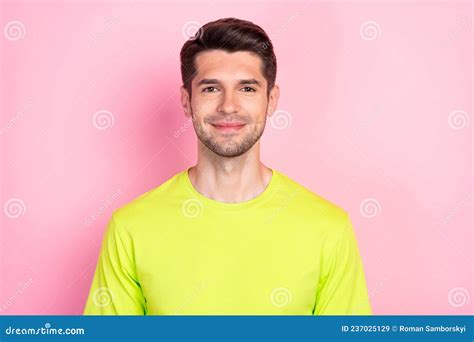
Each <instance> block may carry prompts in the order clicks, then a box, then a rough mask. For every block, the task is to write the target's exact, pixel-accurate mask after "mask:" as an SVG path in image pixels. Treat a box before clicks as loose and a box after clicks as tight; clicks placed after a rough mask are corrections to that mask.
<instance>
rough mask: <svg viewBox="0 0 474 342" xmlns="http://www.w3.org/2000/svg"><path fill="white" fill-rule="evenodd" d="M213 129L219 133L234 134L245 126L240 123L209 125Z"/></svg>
mask: <svg viewBox="0 0 474 342" xmlns="http://www.w3.org/2000/svg"><path fill="white" fill-rule="evenodd" d="M211 125H212V126H213V127H214V128H216V129H218V130H220V131H226V132H235V131H238V130H239V129H241V128H242V127H244V126H245V123H241V122H216V123H213V124H211Z"/></svg>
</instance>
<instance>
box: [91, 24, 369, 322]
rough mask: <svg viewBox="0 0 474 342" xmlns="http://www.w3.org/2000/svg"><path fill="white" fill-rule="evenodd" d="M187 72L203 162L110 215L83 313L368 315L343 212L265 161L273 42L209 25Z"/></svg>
mask: <svg viewBox="0 0 474 342" xmlns="http://www.w3.org/2000/svg"><path fill="white" fill-rule="evenodd" d="M181 72H182V78H183V86H182V88H181V100H182V106H183V109H184V112H185V115H186V116H188V117H190V118H192V122H193V125H194V129H195V131H196V134H197V137H198V161H197V164H196V165H195V166H192V167H189V168H187V169H186V170H184V171H182V172H180V173H178V174H176V175H174V176H173V177H171V178H170V179H168V180H167V181H166V182H164V183H163V184H161V185H160V186H158V187H156V188H154V189H152V190H150V191H148V192H146V193H145V194H143V195H141V196H140V197H138V198H136V199H135V200H133V201H131V202H130V203H128V204H126V205H125V206H123V207H121V208H119V209H118V210H116V211H115V212H114V213H113V215H112V218H111V220H110V223H109V225H108V227H107V231H106V234H105V237H104V241H103V244H102V248H101V252H100V256H99V260H98V264H97V268H96V271H95V275H94V279H93V282H92V286H91V289H90V293H89V298H88V300H87V304H86V307H85V310H84V314H92V315H94V314H95V315H97V314H100V315H173V314H183V315H184V314H195V315H202V314H211V315H351V314H371V313H372V312H371V306H370V303H369V298H368V294H367V288H366V281H365V276H364V271H363V265H362V262H361V258H360V255H359V250H358V246H357V242H356V238H355V235H354V231H353V228H352V225H351V221H350V219H349V216H348V214H347V213H346V212H345V211H344V210H343V209H341V208H339V207H337V206H336V205H334V204H332V203H330V202H329V201H327V200H325V199H323V198H321V197H320V196H318V195H316V194H314V193H313V192H311V191H310V190H308V189H306V188H304V187H303V186H301V185H299V184H298V183H296V182H294V181H293V180H291V179H290V178H289V177H287V176H286V175H284V174H283V173H281V172H279V171H277V170H275V169H272V168H269V167H267V166H265V165H264V164H263V163H262V162H261V161H260V137H261V135H262V133H263V131H264V128H265V122H266V118H267V116H271V115H272V113H273V112H274V111H275V109H276V107H277V103H278V97H279V88H278V86H277V85H276V84H275V78H276V58H275V54H274V52H273V47H272V44H271V42H270V39H269V38H268V36H267V35H266V33H265V32H264V31H263V30H262V29H261V28H260V27H259V26H257V25H255V24H253V23H251V22H248V21H244V20H239V19H235V18H226V19H220V20H217V21H214V22H210V23H208V24H206V25H204V26H203V27H202V28H201V30H199V31H198V33H197V34H196V36H195V37H193V38H191V39H190V40H188V41H187V42H186V43H185V44H184V46H183V48H182V50H181Z"/></svg>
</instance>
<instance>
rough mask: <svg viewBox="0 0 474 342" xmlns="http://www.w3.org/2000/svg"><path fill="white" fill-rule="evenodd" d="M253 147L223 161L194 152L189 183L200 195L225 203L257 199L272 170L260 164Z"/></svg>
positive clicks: (209, 154) (209, 153) (208, 154)
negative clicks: (193, 164)
mask: <svg viewBox="0 0 474 342" xmlns="http://www.w3.org/2000/svg"><path fill="white" fill-rule="evenodd" d="M258 145H259V144H258V142H257V144H255V146H253V147H252V148H251V149H250V150H249V151H247V152H246V153H244V154H243V155H241V156H238V157H233V158H226V157H220V156H216V155H215V154H214V153H213V152H211V151H209V150H207V151H205V150H202V147H201V148H199V150H198V163H197V164H196V165H195V166H193V167H191V168H190V169H189V179H190V181H191V183H192V184H193V186H194V188H195V189H196V190H197V191H198V192H199V193H201V194H202V195H204V196H206V197H208V198H211V199H213V200H216V201H219V202H225V203H239V202H245V201H249V200H251V199H253V198H255V197H257V196H258V195H260V194H261V193H262V192H263V191H264V190H265V188H266V187H267V185H268V183H269V182H270V180H271V178H272V170H271V169H269V168H268V167H266V166H265V165H263V163H262V162H261V161H260V155H259V154H260V153H259V146H258Z"/></svg>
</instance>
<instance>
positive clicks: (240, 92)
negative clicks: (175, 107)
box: [181, 50, 278, 157]
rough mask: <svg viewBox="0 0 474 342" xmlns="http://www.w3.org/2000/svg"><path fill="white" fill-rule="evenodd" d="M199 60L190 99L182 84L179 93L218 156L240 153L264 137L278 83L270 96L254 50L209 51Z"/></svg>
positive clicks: (199, 133)
mask: <svg viewBox="0 0 474 342" xmlns="http://www.w3.org/2000/svg"><path fill="white" fill-rule="evenodd" d="M195 65H196V69H197V74H196V76H195V77H194V79H193V81H192V84H191V86H192V96H191V100H190V101H189V96H188V94H187V92H186V90H185V89H184V88H182V89H181V92H182V102H183V107H184V109H185V112H186V114H187V115H188V116H192V119H193V125H194V129H195V131H196V134H197V136H198V139H199V140H200V141H201V142H202V143H203V144H204V145H205V146H206V147H207V148H208V149H210V150H211V151H212V152H214V153H215V154H217V155H219V156H222V157H237V156H240V155H242V154H243V153H245V152H247V151H248V150H249V149H250V148H252V146H254V145H255V143H256V142H257V141H258V140H259V139H260V137H261V135H262V133H263V131H264V129H265V123H266V116H267V113H270V115H271V113H272V112H273V111H274V108H275V106H276V99H277V98H278V89H277V88H278V87H277V86H275V87H274V90H273V91H272V93H271V94H270V101H269V98H268V97H267V81H266V79H265V77H264V76H263V75H262V72H261V66H262V61H261V59H260V57H258V56H257V55H254V54H252V53H250V52H246V51H238V52H233V53H228V52H225V51H223V50H211V51H206V52H203V53H201V54H199V55H197V56H196V59H195ZM275 88H276V89H275Z"/></svg>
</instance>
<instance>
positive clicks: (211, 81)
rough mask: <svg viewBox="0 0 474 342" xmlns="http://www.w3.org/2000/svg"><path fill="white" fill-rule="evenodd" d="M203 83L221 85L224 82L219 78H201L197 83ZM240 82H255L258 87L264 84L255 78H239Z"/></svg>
mask: <svg viewBox="0 0 474 342" xmlns="http://www.w3.org/2000/svg"><path fill="white" fill-rule="evenodd" d="M203 84H219V85H221V84H222V82H221V81H220V80H218V79H217V78H203V79H202V80H200V81H199V82H198V83H197V85H198V86H200V85H203ZM238 84H255V85H256V86H258V87H261V86H262V84H261V82H260V81H258V80H256V79H255V78H249V79H243V80H239V83H238Z"/></svg>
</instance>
